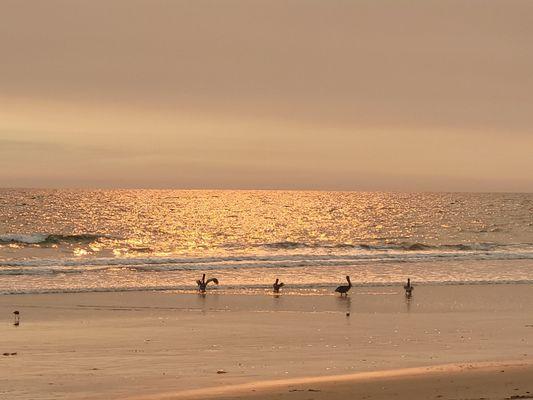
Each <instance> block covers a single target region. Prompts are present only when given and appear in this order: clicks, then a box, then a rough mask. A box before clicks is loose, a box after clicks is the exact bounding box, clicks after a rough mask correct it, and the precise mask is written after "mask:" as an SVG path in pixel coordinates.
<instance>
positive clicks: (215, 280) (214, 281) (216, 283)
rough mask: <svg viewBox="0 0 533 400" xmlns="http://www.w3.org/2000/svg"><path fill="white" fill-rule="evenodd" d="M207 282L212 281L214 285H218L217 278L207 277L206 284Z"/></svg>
mask: <svg viewBox="0 0 533 400" xmlns="http://www.w3.org/2000/svg"><path fill="white" fill-rule="evenodd" d="M209 282H213V283H214V284H215V285H218V279H217V278H209V279H208V280H207V281H206V282H205V283H206V284H208V283H209Z"/></svg>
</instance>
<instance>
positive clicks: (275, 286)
mask: <svg viewBox="0 0 533 400" xmlns="http://www.w3.org/2000/svg"><path fill="white" fill-rule="evenodd" d="M278 282H279V283H278ZM284 285H285V284H284V283H283V282H280V281H279V279H278V278H276V282H274V285H273V287H274V293H279V290H280V289H281V288H282V287H283V286H284Z"/></svg>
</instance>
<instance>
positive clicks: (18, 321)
mask: <svg viewBox="0 0 533 400" xmlns="http://www.w3.org/2000/svg"><path fill="white" fill-rule="evenodd" d="M13 314H14V315H15V322H13V325H15V326H19V325H20V313H19V312H18V311H13Z"/></svg>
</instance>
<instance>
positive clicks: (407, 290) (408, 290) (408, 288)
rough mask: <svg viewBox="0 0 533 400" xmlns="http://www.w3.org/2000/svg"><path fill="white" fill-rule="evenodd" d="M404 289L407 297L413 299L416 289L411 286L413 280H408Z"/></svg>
mask: <svg viewBox="0 0 533 400" xmlns="http://www.w3.org/2000/svg"><path fill="white" fill-rule="evenodd" d="M403 288H404V290H405V296H407V297H411V296H412V295H413V290H414V289H415V287H414V286H413V285H411V278H407V284H405V285H404V286H403Z"/></svg>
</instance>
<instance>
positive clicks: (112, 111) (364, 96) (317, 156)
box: [0, 0, 533, 191]
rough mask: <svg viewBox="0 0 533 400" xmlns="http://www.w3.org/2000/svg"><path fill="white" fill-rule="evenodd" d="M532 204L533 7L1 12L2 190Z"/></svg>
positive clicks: (179, 4) (167, 1)
mask: <svg viewBox="0 0 533 400" xmlns="http://www.w3.org/2000/svg"><path fill="white" fill-rule="evenodd" d="M1 186H19V187H20V186H22V187H65V186H75V187H80V186H81V187H86V186H90V187H173V188H280V189H285V188H289V189H343V190H346V189H348V190H351V189H353V190H467V191H468V190H472V191H496V190H497V191H533V1H530V0H523V1H515V0H501V1H493V0H479V1H474V0H462V1H447V0H441V1H431V0H368V1H359V0H351V1H349V0H344V1H341V0H338V1H335V0H322V1H318V0H284V1H281V0H280V1H276V0H265V1H255V0H235V1H226V0H212V1H203V0H190V1H179V0H174V1H171V0H144V1H139V0H105V1H104V0H64V1H55V0H47V1H42V0H34V1H20V0H0V187H1Z"/></svg>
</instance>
